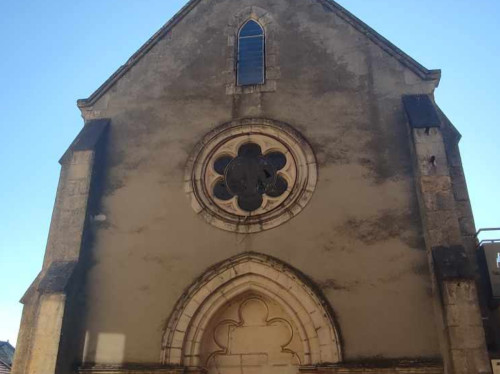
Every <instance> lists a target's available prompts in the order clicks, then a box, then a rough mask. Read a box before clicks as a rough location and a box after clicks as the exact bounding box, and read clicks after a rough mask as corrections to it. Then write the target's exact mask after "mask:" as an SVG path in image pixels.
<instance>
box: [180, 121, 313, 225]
mask: <svg viewBox="0 0 500 374" xmlns="http://www.w3.org/2000/svg"><path fill="white" fill-rule="evenodd" d="M316 180H317V172H316V161H315V158H314V155H313V153H312V149H311V147H310V146H309V144H308V143H307V142H306V141H305V140H304V139H303V138H302V137H301V135H300V134H299V133H297V132H296V131H295V130H293V129H292V128H291V127H289V126H288V125H285V124H282V123H278V122H275V121H270V120H262V119H250V120H242V121H235V122H232V123H230V124H226V125H223V126H221V127H219V128H217V129H215V130H214V131H212V132H211V133H210V134H208V135H207V136H206V137H205V138H204V139H203V140H202V141H201V142H200V143H199V144H198V146H197V147H196V148H195V151H194V152H193V154H192V156H191V157H190V159H189V162H188V165H187V169H186V191H187V193H188V194H189V195H190V197H191V202H192V206H193V208H194V209H195V210H196V211H197V212H198V213H199V214H200V215H202V216H203V217H204V218H205V219H206V220H207V221H208V222H209V223H211V224H212V225H214V226H216V227H219V228H222V229H225V230H228V231H236V232H245V233H248V232H258V231H262V230H266V229H269V228H272V227H276V226H278V225H279V224H281V223H284V222H285V221H287V220H289V219H291V218H292V217H293V216H294V215H296V214H297V213H298V212H300V210H302V209H303V208H304V207H305V205H306V203H307V202H308V201H309V199H310V198H311V196H312V192H313V190H314V187H315V185H316Z"/></svg>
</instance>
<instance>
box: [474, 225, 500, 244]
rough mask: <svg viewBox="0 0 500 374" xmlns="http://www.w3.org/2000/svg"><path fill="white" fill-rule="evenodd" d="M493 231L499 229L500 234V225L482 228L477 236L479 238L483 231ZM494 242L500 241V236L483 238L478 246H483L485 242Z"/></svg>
mask: <svg viewBox="0 0 500 374" xmlns="http://www.w3.org/2000/svg"><path fill="white" fill-rule="evenodd" d="M492 231H498V232H499V234H500V227H489V228H484V229H480V230H479V231H478V232H477V233H476V236H475V238H476V239H478V240H479V234H481V233H482V232H492ZM486 243H488V244H494V243H500V238H498V239H484V240H481V241H480V242H479V244H478V247H481V246H482V245H483V244H486Z"/></svg>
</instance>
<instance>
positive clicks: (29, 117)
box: [0, 0, 500, 343]
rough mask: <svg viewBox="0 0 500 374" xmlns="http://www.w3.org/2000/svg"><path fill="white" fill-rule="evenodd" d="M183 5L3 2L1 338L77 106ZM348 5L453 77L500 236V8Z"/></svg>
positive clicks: (11, 326)
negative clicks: (499, 227) (78, 101)
mask: <svg viewBox="0 0 500 374" xmlns="http://www.w3.org/2000/svg"><path fill="white" fill-rule="evenodd" d="M234 1H238V0H234ZM269 1H272V0H269ZM291 1H301V0H291ZM302 1H310V0H302ZM184 3H185V0H85V1H83V0H71V1H68V0H45V1H36V0H22V1H21V0H3V1H1V2H0V47H1V49H0V51H1V52H0V109H1V111H0V114H1V116H0V160H1V166H2V167H1V171H2V173H1V174H0V175H1V181H2V183H0V213H1V214H0V274H1V277H2V283H1V286H0V340H7V339H10V341H11V342H12V343H15V341H16V338H17V330H18V326H19V321H20V316H21V309H22V308H21V305H20V304H19V303H18V300H19V299H20V298H21V296H22V294H23V293H24V291H25V290H26V289H27V287H28V286H29V285H30V283H31V282H32V281H33V279H34V278H35V276H36V275H37V273H38V272H39V270H40V267H41V263H42V259H43V253H44V250H45V244H46V240H47V234H48V229H49V223H50V218H51V214H52V207H53V203H54V197H55V192H56V186H57V182H58V177H59V164H58V163H57V161H58V159H59V157H60V156H61V155H62V154H63V152H64V151H65V150H66V148H67V147H68V145H69V144H70V142H71V141H72V140H73V138H74V137H75V135H76V134H77V133H78V131H79V129H80V128H81V126H82V125H83V122H82V120H81V117H80V112H79V110H78V109H77V107H76V100H77V99H79V98H86V97H88V96H89V95H90V94H91V93H92V92H93V91H94V90H95V89H97V87H99V86H100V85H101V83H103V82H104V81H105V80H106V79H107V78H108V77H109V76H110V75H111V74H112V73H113V72H114V71H115V70H116V69H117V68H118V67H119V66H120V65H121V64H123V63H125V61H126V60H127V59H128V58H129V57H130V56H131V55H132V54H133V53H134V52H135V51H136V50H137V49H138V48H139V47H140V46H141V45H142V44H143V43H144V42H145V41H146V40H147V39H148V38H149V37H150V36H151V35H152V34H153V33H154V32H155V31H156V30H157V29H159V28H160V27H161V26H162V25H163V24H164V23H165V22H167V21H168V20H169V19H170V17H171V16H172V15H173V14H174V13H175V12H177V11H178V10H179V9H180V8H181V7H182V5H184ZM339 3H340V4H341V5H343V6H344V7H346V8H347V9H348V10H350V11H351V12H353V13H354V14H355V15H357V16H358V17H359V18H361V19H362V20H363V21H365V22H366V23H368V24H369V25H370V26H372V27H373V28H374V29H375V30H377V31H378V32H380V33H381V34H382V35H384V36H385V37H386V38H388V39H389V40H391V41H392V42H393V43H395V44H396V45H397V46H398V47H400V48H401V49H403V50H404V51H405V52H406V53H408V54H409V55H410V56H412V57H414V58H415V59H417V61H419V62H420V63H422V64H423V65H424V66H426V67H427V68H429V69H431V68H440V69H442V70H443V78H442V81H441V85H440V87H439V88H438V90H437V91H436V97H437V102H438V103H439V105H440V106H441V108H442V109H443V110H444V112H445V113H446V114H447V115H448V117H449V118H450V119H451V121H452V122H453V123H454V124H455V126H456V127H457V128H458V129H459V130H460V132H461V133H462V135H463V139H462V142H461V150H462V157H463V161H464V165H465V171H466V175H467V178H468V179H467V180H468V186H469V191H470V194H471V199H472V205H473V209H474V213H475V218H476V224H477V226H478V227H492V226H500V215H499V213H500V198H499V194H500V188H499V187H500V174H499V171H500V166H499V160H500V148H499V144H500V105H499V104H498V100H499V99H498V93H499V89H500V21H499V20H500V1H498V0H481V1H472V0H404V1H402V0H340V1H339ZM221 27H224V25H221ZM498 236H499V237H500V233H499V235H498Z"/></svg>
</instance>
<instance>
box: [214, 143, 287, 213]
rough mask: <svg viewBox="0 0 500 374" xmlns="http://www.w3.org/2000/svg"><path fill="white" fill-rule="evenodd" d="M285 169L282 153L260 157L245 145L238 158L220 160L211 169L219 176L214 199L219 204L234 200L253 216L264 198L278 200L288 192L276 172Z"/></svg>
mask: <svg viewBox="0 0 500 374" xmlns="http://www.w3.org/2000/svg"><path fill="white" fill-rule="evenodd" d="M285 165H286V156H285V155H284V154H282V153H281V152H271V153H268V154H266V155H263V154H262V149H261V148H260V146H259V145H257V144H255V143H246V144H244V145H242V146H241V147H240V148H239V150H238V156H236V157H234V158H232V157H229V156H221V157H219V158H218V159H216V160H215V163H214V169H215V171H216V172H217V173H218V174H219V175H220V176H221V178H220V179H219V181H218V182H217V183H216V184H215V187H214V191H213V192H214V196H215V197H216V198H218V199H220V200H230V199H232V198H233V197H235V196H236V197H237V202H238V206H239V207H240V208H241V209H242V210H244V211H247V212H253V211H255V210H257V209H259V208H260V207H261V206H262V202H263V200H264V199H263V196H264V195H267V196H269V197H279V196H281V195H283V194H284V193H285V192H286V190H287V189H288V183H287V181H286V179H285V178H283V177H282V176H280V175H278V171H279V170H281V169H283V168H284V167H285Z"/></svg>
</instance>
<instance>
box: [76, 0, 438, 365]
mask: <svg viewBox="0 0 500 374" xmlns="http://www.w3.org/2000/svg"><path fill="white" fill-rule="evenodd" d="M251 6H257V7H259V8H262V9H264V10H265V11H267V13H268V15H269V17H270V19H271V20H272V27H273V33H272V34H269V35H267V37H268V38H274V41H273V43H274V44H275V45H276V46H277V47H276V48H275V49H274V50H272V51H268V53H269V54H272V58H273V59H275V66H276V67H277V70H276V71H278V73H273V74H277V75H276V89H275V90H274V91H271V92H256V93H246V94H245V93H244V94H238V95H231V94H228V93H227V91H226V81H227V80H226V78H225V74H227V65H228V61H227V49H228V40H230V39H229V37H230V34H231V33H234V32H235V31H234V30H232V29H231V28H230V27H228V25H229V24H232V22H233V18H234V15H236V14H238V13H240V12H241V11H242V10H243V9H245V8H248V7H251ZM264 26H265V27H270V26H266V25H264ZM268 57H270V56H268ZM434 86H435V82H430V81H422V80H421V79H420V78H418V77H417V76H416V75H415V74H414V73H413V72H411V71H410V70H409V69H407V68H406V67H404V66H403V65H402V64H401V63H400V62H398V61H397V60H396V59H394V58H393V57H391V56H389V55H388V54H387V52H384V51H383V50H382V49H381V48H380V47H378V46H376V45H375V44H373V42H371V41H370V40H369V39H368V38H366V37H365V36H364V35H363V34H361V33H360V32H359V31H357V30H355V29H354V28H353V27H352V26H351V25H349V24H347V23H346V22H345V21H343V20H342V19H341V18H339V17H338V16H337V15H336V14H335V13H333V12H332V11H331V10H329V9H328V8H326V7H325V6H324V5H322V3H321V2H320V1H316V0H273V1H270V0H238V1H235V0H204V1H201V2H200V3H199V4H198V5H197V6H196V7H195V8H194V9H193V10H192V11H191V12H190V13H189V14H188V15H187V16H186V17H185V18H184V19H182V20H181V21H180V22H179V23H178V24H177V25H176V26H175V27H174V28H173V29H172V31H171V32H169V33H168V34H167V35H166V36H165V37H164V38H163V39H162V40H161V41H160V42H159V43H157V44H156V45H155V46H154V47H153V48H152V49H151V50H150V51H149V52H148V54H146V55H145V56H144V57H143V58H142V59H141V60H140V61H139V62H138V63H137V64H136V65H135V66H133V67H132V68H131V69H130V70H129V71H128V72H127V73H126V74H125V75H124V76H123V77H122V78H121V79H120V80H119V81H118V82H117V83H116V84H115V85H114V86H113V87H112V88H111V90H109V91H108V92H107V93H106V94H105V95H104V96H103V97H102V98H101V99H99V101H97V102H96V103H95V105H94V106H93V107H92V108H89V109H88V110H87V109H85V110H84V115H85V116H87V117H88V118H90V117H92V116H93V117H103V118H104V117H107V118H111V121H112V122H111V129H110V134H109V143H108V151H107V152H108V155H107V163H106V165H105V168H106V179H105V181H104V184H105V190H104V195H103V197H102V202H101V213H102V214H105V215H106V217H107V221H106V222H104V223H95V225H94V230H95V242H94V245H93V248H92V252H93V265H92V267H91V268H90V269H89V271H88V282H87V284H88V286H87V304H88V305H87V308H88V311H87V315H86V322H85V323H86V331H87V342H86V353H85V360H86V361H87V362H95V361H96V360H97V359H99V360H102V361H104V362H106V363H108V362H115V363H124V362H134V363H155V362H158V361H159V358H160V349H161V339H162V331H163V328H164V326H165V323H166V320H167V318H168V316H169V315H170V314H171V312H172V308H173V306H174V305H175V303H176V302H177V300H178V299H179V298H180V297H181V296H182V294H183V292H184V291H185V290H186V288H187V287H188V286H189V285H190V284H191V283H192V282H194V280H195V279H196V278H197V277H199V276H200V275H201V274H202V273H203V272H204V271H205V270H206V269H207V268H208V267H210V266H211V265H213V264H215V263H217V262H219V261H222V260H225V259H227V258H229V257H231V256H234V255H236V254H239V253H242V252H246V251H255V252H260V253H264V254H268V255H271V256H274V257H277V258H279V259H281V260H282V261H285V262H287V263H288V264H290V265H291V266H293V267H295V268H297V269H299V270H300V271H301V272H303V273H304V274H305V275H306V276H308V277H309V278H311V279H312V280H313V281H314V282H315V284H316V285H317V286H318V287H319V288H320V289H321V291H322V292H323V293H324V295H325V297H326V298H327V300H328V301H329V302H330V304H331V307H332V308H333V311H334V312H335V317H336V319H337V322H338V326H339V328H340V331H341V335H342V344H343V353H344V358H345V359H346V360H363V359H373V358H404V357H412V358H420V357H426V358H429V357H438V356H439V347H438V338H437V333H436V327H435V325H434V317H433V307H432V296H431V284H430V275H429V270H428V265H427V257H426V252H425V244H424V241H423V234H422V228H421V220H420V216H419V212H418V203H417V197H416V192H415V183H414V180H413V175H412V164H411V157H410V150H409V136H408V133H407V127H408V126H407V123H406V118H405V115H404V112H403V107H402V104H401V96H402V95H405V94H419V93H426V94H429V93H432V92H433V90H434V88H435V87H434ZM245 117H262V118H269V119H274V120H278V121H283V122H286V123H288V124H289V125H291V126H293V127H294V128H296V129H297V130H299V131H300V132H301V133H302V134H303V135H304V137H305V138H306V139H308V141H309V142H310V144H311V146H312V148H313V150H314V151H315V153H316V157H317V161H318V165H319V181H318V184H317V188H316V191H315V193H314V195H313V197H312V200H311V201H310V203H309V204H308V206H307V207H306V208H305V209H304V210H303V211H302V212H301V213H300V214H299V215H298V216H297V217H295V218H294V219H292V220H291V221H289V222H287V223H286V224H284V225H282V226H279V227H277V228H275V229H272V230H269V231H265V232H261V233H258V234H252V235H245V234H235V233H230V232H226V231H223V230H220V229H217V228H215V227H213V226H211V225H209V224H208V223H207V222H206V221H204V220H203V219H202V218H200V217H198V216H197V215H196V214H195V212H194V211H193V210H192V209H191V207H190V204H189V200H188V198H187V196H186V194H185V192H184V172H185V164H186V161H187V159H188V157H189V154H190V152H191V151H192V149H193V148H194V147H195V145H196V143H197V142H198V141H199V140H200V139H201V138H202V137H203V135H205V134H206V133H207V132H209V131H210V130H212V129H214V128H215V127H217V126H219V125H221V124H223V123H226V122H229V121H231V120H233V119H238V118H245ZM99 336H101V337H102V336H107V337H113V338H116V339H118V338H117V337H119V341H120V350H119V352H118V351H117V350H116V349H106V350H100V349H99V347H100V346H101V347H102V341H101V342H99V341H98V340H99ZM112 340H113V339H111V340H110V341H112ZM106 352H108V353H106ZM106 355H107V356H106ZM104 356H106V357H104Z"/></svg>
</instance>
